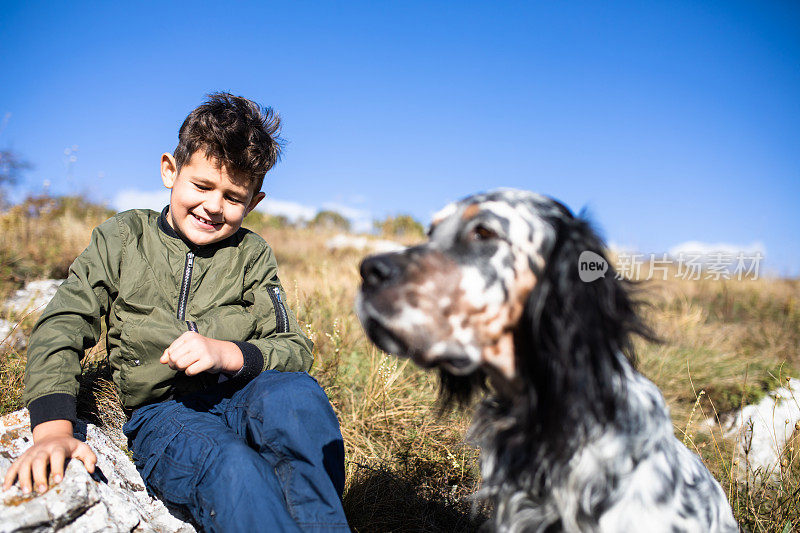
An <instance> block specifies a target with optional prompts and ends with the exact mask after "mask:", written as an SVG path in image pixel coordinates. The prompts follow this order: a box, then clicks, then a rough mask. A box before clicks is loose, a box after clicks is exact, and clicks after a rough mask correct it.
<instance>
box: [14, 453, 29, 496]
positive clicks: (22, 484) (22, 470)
mask: <svg viewBox="0 0 800 533" xmlns="http://www.w3.org/2000/svg"><path fill="white" fill-rule="evenodd" d="M17 477H18V479H19V488H21V489H22V492H24V493H25V494H28V493H29V492H30V491H31V463H30V462H29V461H24V462H23V463H22V464H21V465H19V470H17Z"/></svg>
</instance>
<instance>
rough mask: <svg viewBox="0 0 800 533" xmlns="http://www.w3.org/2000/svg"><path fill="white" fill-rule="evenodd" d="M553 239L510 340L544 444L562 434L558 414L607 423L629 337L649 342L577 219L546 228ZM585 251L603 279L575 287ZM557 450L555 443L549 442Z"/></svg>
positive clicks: (625, 290)
mask: <svg viewBox="0 0 800 533" xmlns="http://www.w3.org/2000/svg"><path fill="white" fill-rule="evenodd" d="M550 223H551V225H552V226H553V227H554V229H555V232H556V239H555V243H554V246H553V249H552V251H551V253H550V256H549V257H548V258H547V259H546V261H545V268H544V271H543V272H542V275H541V276H540V278H539V280H538V281H537V284H536V286H535V287H534V289H533V291H531V294H530V296H529V298H528V301H527V304H526V307H525V310H524V312H523V316H522V319H521V321H520V326H519V327H518V328H517V331H516V333H515V344H516V346H515V348H516V351H517V357H518V360H517V364H518V367H519V371H520V374H521V375H522V377H523V379H525V380H527V381H528V382H529V383H530V384H531V385H532V387H531V390H532V391H533V392H532V394H533V396H532V397H531V398H530V401H531V402H532V405H531V406H530V408H531V412H532V416H534V417H535V420H532V421H531V422H532V423H533V424H534V425H536V426H538V431H541V432H542V437H543V438H547V440H550V439H553V438H558V436H557V434H558V433H559V432H560V431H559V429H564V425H565V422H566V421H565V420H564V415H565V413H564V411H565V409H569V410H572V411H574V413H584V414H591V415H594V417H595V419H596V420H597V421H598V422H601V423H602V422H604V421H609V420H611V419H613V417H614V414H615V412H616V407H617V405H616V402H617V400H616V399H617V398H618V397H619V393H618V392H617V393H615V391H614V390H612V389H613V388H614V387H619V386H620V383H623V382H624V380H622V379H620V373H621V372H622V371H623V366H624V359H622V358H621V357H626V356H627V357H628V358H630V359H631V360H632V358H633V352H632V350H631V334H632V333H637V334H641V335H644V336H645V337H647V338H652V337H653V336H652V334H651V333H650V332H649V330H648V329H647V328H646V327H645V326H644V325H643V324H642V322H641V321H640V320H639V318H638V316H637V314H636V309H635V307H636V306H635V303H634V302H633V301H632V300H631V297H630V296H629V289H630V287H629V282H627V281H625V280H622V279H617V275H616V272H615V270H614V268H613V266H612V265H611V264H610V262H608V260H607V257H606V253H605V247H604V245H603V242H602V240H601V239H600V238H599V237H598V235H597V233H596V232H595V231H594V229H593V228H592V226H591V224H590V223H589V222H588V221H587V220H586V219H585V218H584V217H582V216H578V217H573V216H571V215H570V216H568V217H567V216H555V217H553V218H552V219H551V220H550ZM584 251H591V252H594V253H595V254H597V255H598V256H599V257H600V258H602V259H603V260H604V261H606V262H607V263H608V264H609V266H608V270H607V271H606V273H605V276H604V277H600V278H598V279H596V280H594V281H590V282H584V281H581V278H580V276H579V264H578V260H579V257H580V255H581V253H582V252H584ZM553 442H556V441H553Z"/></svg>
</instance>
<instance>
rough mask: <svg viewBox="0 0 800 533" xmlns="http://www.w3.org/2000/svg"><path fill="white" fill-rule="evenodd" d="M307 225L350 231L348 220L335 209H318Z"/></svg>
mask: <svg viewBox="0 0 800 533" xmlns="http://www.w3.org/2000/svg"><path fill="white" fill-rule="evenodd" d="M309 226H311V227H312V228H321V229H338V230H342V231H350V221H349V220H347V219H346V218H345V217H343V216H342V215H341V214H339V213H337V212H336V211H327V210H323V211H320V212H319V213H317V214H316V215H314V218H313V219H311V222H310V223H309Z"/></svg>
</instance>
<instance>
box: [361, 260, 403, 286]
mask: <svg viewBox="0 0 800 533" xmlns="http://www.w3.org/2000/svg"><path fill="white" fill-rule="evenodd" d="M399 273H400V269H399V268H398V266H397V265H396V264H395V262H394V261H392V258H391V257H390V256H389V255H388V254H384V255H372V256H370V257H367V258H366V259H364V260H363V261H362V262H361V277H362V278H363V279H364V286H365V287H371V288H375V287H379V286H381V285H383V284H385V283H388V282H389V281H392V280H393V279H394V278H396V277H397V275H398V274H399Z"/></svg>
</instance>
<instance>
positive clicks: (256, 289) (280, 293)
mask: <svg viewBox="0 0 800 533" xmlns="http://www.w3.org/2000/svg"><path fill="white" fill-rule="evenodd" d="M244 297H245V300H246V301H248V302H251V307H250V311H251V312H252V313H253V314H254V315H255V317H256V323H257V327H256V332H255V334H254V336H253V337H252V338H250V339H248V341H247V342H237V343H236V344H237V345H238V346H239V348H240V349H241V350H242V356H243V359H244V365H243V366H242V369H241V370H240V371H239V372H238V373H237V374H236V375H235V376H234V377H239V378H243V379H247V378H252V377H255V376H254V374H255V375H257V374H258V373H260V372H263V371H264V370H268V369H275V370H281V371H284V372H308V370H309V369H310V368H311V364H312V363H313V362H314V356H313V355H312V350H313V347H314V343H312V342H311V340H310V339H308V338H307V337H306V336H305V335H303V333H302V330H301V329H300V325H299V324H298V323H297V319H296V318H295V316H294V314H293V313H292V312H291V311H290V310H289V308H288V307H287V306H286V303H285V302H286V293H285V291H284V290H283V287H282V286H281V284H280V281H279V280H278V264H277V262H276V261H275V256H274V255H273V253H272V250H271V249H270V247H269V246H266V245H265V246H264V250H263V251H262V252H261V253H259V255H258V256H257V257H256V259H255V261H254V262H253V264H252V265H251V266H250V268H249V269H248V272H247V274H246V276H245V295H244Z"/></svg>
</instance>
